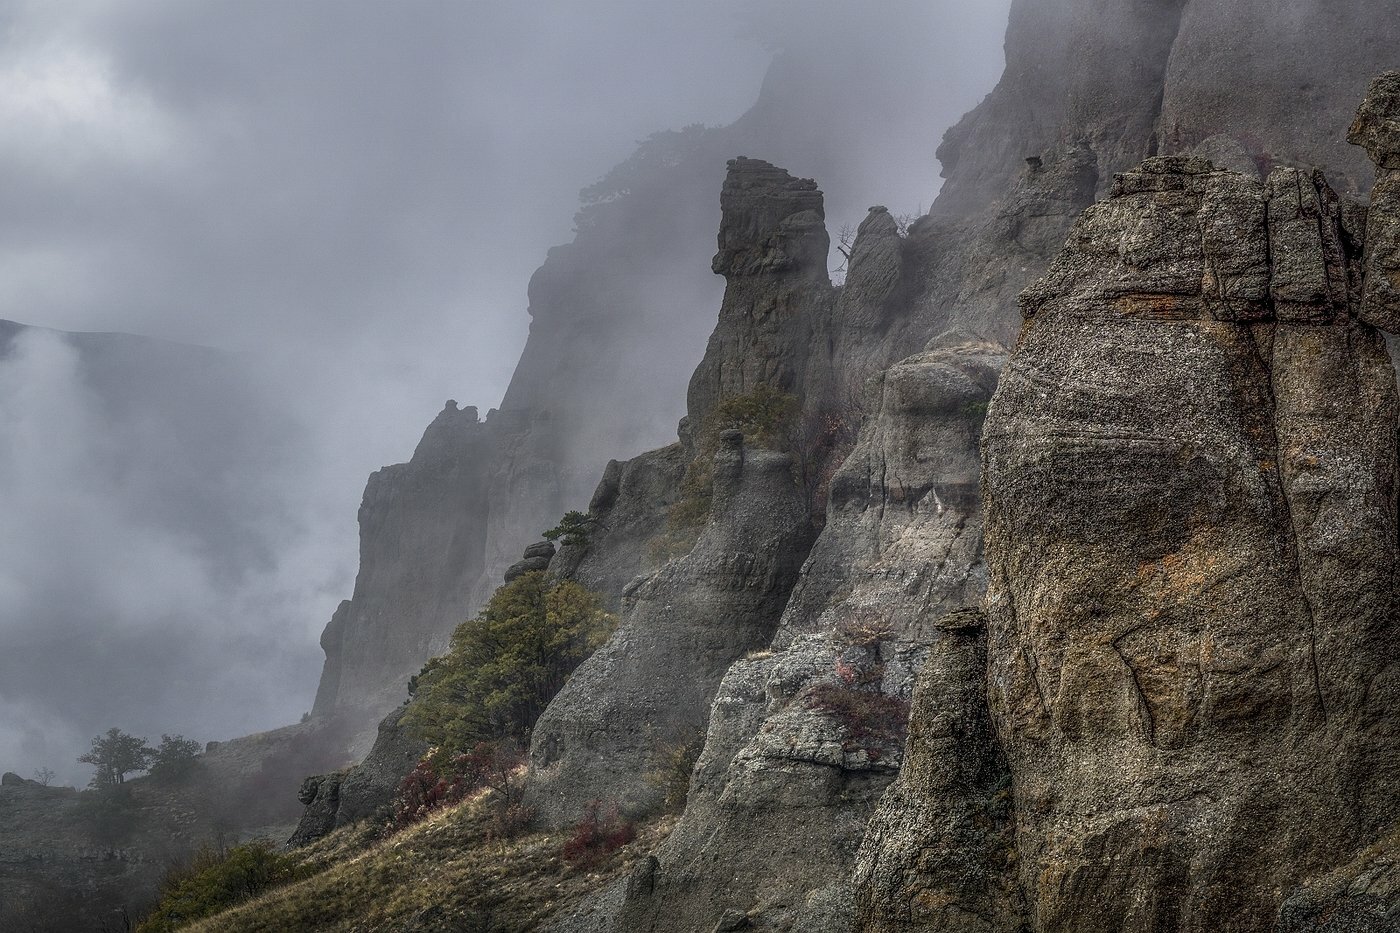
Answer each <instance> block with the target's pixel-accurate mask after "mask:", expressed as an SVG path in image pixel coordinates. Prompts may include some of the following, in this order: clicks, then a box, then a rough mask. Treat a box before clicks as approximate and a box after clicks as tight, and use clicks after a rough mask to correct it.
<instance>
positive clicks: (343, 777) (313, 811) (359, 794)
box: [287, 705, 428, 846]
mask: <svg viewBox="0 0 1400 933" xmlns="http://www.w3.org/2000/svg"><path fill="white" fill-rule="evenodd" d="M407 709H408V706H407V705H404V706H401V707H399V708H398V709H396V710H394V711H393V712H392V713H390V714H389V715H388V716H385V717H384V720H383V721H382V722H380V724H379V731H378V734H377V735H376V737H375V740H374V746H373V747H372V748H371V749H370V751H369V754H368V755H366V756H365V758H364V760H363V761H360V762H359V763H358V764H355V765H354V766H352V767H350V768H347V769H345V770H343V771H335V772H332V773H330V774H318V775H313V776H312V777H308V778H307V779H306V780H304V781H303V782H302V784H301V788H300V790H299V791H298V793H297V797H298V799H299V800H300V801H301V803H302V804H303V805H304V806H305V807H306V811H305V812H304V813H303V814H302V817H301V821H300V822H299V823H298V824H297V828H296V831H295V832H294V833H293V834H292V836H291V838H290V839H288V840H287V844H288V845H293V846H300V845H306V844H307V843H309V842H314V841H315V840H317V839H320V838H321V837H322V836H324V835H326V834H327V833H329V832H331V831H332V830H334V829H336V828H338V827H340V826H348V825H349V824H351V823H354V822H356V821H358V820H363V819H369V818H373V817H378V818H380V819H381V820H382V819H384V818H387V816H388V809H389V803H390V801H392V800H393V798H394V794H395V792H396V791H397V790H398V787H399V782H400V781H402V780H403V778H404V775H406V774H408V773H409V772H410V771H412V770H413V768H414V766H415V765H416V764H418V760H419V759H420V758H422V757H423V755H424V753H425V752H427V750H428V748H427V745H426V744H425V743H424V742H423V741H422V740H421V739H418V738H416V737H415V736H414V735H413V734H412V733H410V732H409V731H408V730H407V729H406V728H404V727H403V725H401V722H400V721H401V720H402V719H403V714H404V711H405V710H407Z"/></svg>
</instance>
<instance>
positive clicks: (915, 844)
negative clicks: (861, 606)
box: [853, 609, 1023, 933]
mask: <svg viewBox="0 0 1400 933" xmlns="http://www.w3.org/2000/svg"><path fill="white" fill-rule="evenodd" d="M986 636H987V632H986V618H985V616H983V614H982V613H981V611H980V610H977V609H962V610H958V611H955V612H952V613H950V614H948V615H946V616H944V617H943V618H941V619H940V620H939V621H938V623H937V632H936V633H935V634H934V635H933V637H932V639H931V644H930V646H929V657H928V662H927V663H926V665H925V666H924V669H923V670H922V671H920V673H919V680H918V686H917V687H916V689H915V691H914V703H913V709H912V710H911V711H910V716H909V744H908V746H907V749H906V752H905V756H904V766H903V767H902V768H901V769H900V772H899V778H898V779H897V780H896V781H895V782H894V784H893V785H892V786H891V787H890V789H889V791H888V792H887V793H886V794H885V796H884V798H883V799H882V800H881V801H880V806H879V809H878V810H877V811H876V812H875V815H874V816H872V817H871V818H870V823H869V826H868V827H867V829H866V833H865V840H864V842H863V843H862V844H861V850H860V856H859V859H858V861H857V864H856V870H855V874H854V879H853V883H854V887H855V890H856V903H857V912H856V920H857V923H856V928H857V929H860V930H863V931H867V933H887V931H888V933H897V931H906V930H940V931H944V933H974V931H975V933H992V931H1005V933H1019V931H1020V930H1022V929H1023V919H1022V918H1023V907H1022V904H1021V891H1020V886H1019V885H1018V884H1017V883H1016V879H1015V870H1014V869H1015V866H1014V858H1015V839H1014V831H1015V824H1014V822H1013V820H1012V818H1011V772H1010V771H1009V770H1008V769H1007V766H1006V759H1005V757H1004V756H1003V755H1002V752H1001V748H1000V746H999V745H998V743H997V738H996V734H995V731H994V728H993V725H992V718H991V714H990V712H989V711H988V709H987V696H986V689H985V682H986V681H985V673H986V669H987V637H986Z"/></svg>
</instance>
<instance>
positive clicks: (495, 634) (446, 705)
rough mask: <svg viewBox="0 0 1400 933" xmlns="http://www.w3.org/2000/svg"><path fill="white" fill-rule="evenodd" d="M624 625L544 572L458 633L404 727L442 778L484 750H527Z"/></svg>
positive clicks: (501, 595) (427, 677)
mask: <svg viewBox="0 0 1400 933" xmlns="http://www.w3.org/2000/svg"><path fill="white" fill-rule="evenodd" d="M616 624H617V620H616V618H615V617H614V616H613V615H611V614H610V613H608V612H605V611H604V610H603V604H602V601H601V600H600V599H599V597H598V596H597V594H595V593H592V592H590V591H588V590H586V589H584V588H583V587H581V586H579V585H578V584H577V583H574V582H572V581H567V580H566V581H564V582H561V583H551V582H550V581H549V579H548V578H547V577H546V576H545V575H544V574H543V573H540V572H538V571H536V572H532V573H526V574H522V575H521V576H520V577H517V578H516V579H515V580H513V581H511V582H510V583H508V584H506V585H505V586H502V587H501V588H500V589H498V590H496V592H495V594H494V595H493V596H492V597H491V600H490V602H489V603H487V605H486V608H485V609H483V610H482V611H481V614H480V615H478V616H477V617H476V618H475V619H472V620H470V621H468V622H464V623H462V624H461V625H459V626H457V630H456V631H455V632H453V633H452V644H451V648H450V649H449V651H448V653H447V654H445V655H443V656H441V657H438V658H434V659H433V660H432V661H429V662H428V664H427V666H426V667H424V668H423V670H422V672H420V673H419V675H418V676H417V677H416V678H415V679H414V681H413V689H414V692H415V694H416V700H415V702H413V703H412V704H410V705H409V708H408V711H407V712H406V713H405V714H404V719H403V722H404V724H405V725H406V726H407V727H408V728H409V729H410V730H411V731H412V732H413V734H415V735H416V736H418V737H419V738H421V739H423V740H425V741H426V742H427V743H428V744H429V745H431V746H433V747H434V749H435V750H434V752H433V753H432V754H431V755H430V759H431V764H432V765H433V767H434V768H435V769H436V770H437V771H438V772H441V773H447V772H449V771H450V769H451V768H452V759H453V756H455V755H459V754H463V753H465V752H468V751H470V750H472V749H473V748H475V747H476V746H477V743H479V742H491V741H496V740H500V739H510V740H513V741H515V742H524V740H525V738H526V736H528V734H529V731H530V729H531V728H532V727H533V726H534V724H535V720H537V719H538V718H539V716H540V713H542V712H544V708H545V706H547V705H548V703H549V701H550V700H552V699H553V698H554V695H555V694H556V693H558V692H559V690H560V689H561V688H562V687H563V686H564V683H565V681H567V680H568V677H569V675H570V674H571V673H573V671H574V669H575V668H576V667H578V665H579V664H580V663H582V662H583V660H584V659H585V658H587V657H588V656H589V655H590V654H592V653H593V651H594V649H596V648H597V647H598V646H599V645H601V644H602V643H603V641H604V640H605V639H606V638H607V637H608V635H609V634H610V633H611V632H612V629H613V627H614V626H615V625H616Z"/></svg>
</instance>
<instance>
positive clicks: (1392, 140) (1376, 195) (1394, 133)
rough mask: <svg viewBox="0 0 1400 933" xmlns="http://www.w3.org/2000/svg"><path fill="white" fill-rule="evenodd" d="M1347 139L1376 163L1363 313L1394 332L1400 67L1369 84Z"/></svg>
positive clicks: (1399, 283)
mask: <svg viewBox="0 0 1400 933" xmlns="http://www.w3.org/2000/svg"><path fill="white" fill-rule="evenodd" d="M1347 138H1348V139H1349V140H1350V141H1351V142H1353V143H1355V144H1356V145H1358V146H1362V147H1364V148H1365V150H1366V152H1367V154H1369V155H1370V157H1371V161H1372V162H1374V163H1375V165H1376V187H1375V188H1374V189H1373V190H1372V191H1371V210H1370V211H1369V213H1368V215H1367V223H1366V262H1365V280H1366V281H1365V294H1364V297H1363V299H1362V306H1361V317H1362V319H1363V320H1365V321H1367V322H1368V323H1370V324H1372V325H1374V326H1376V327H1380V328H1383V329H1385V330H1388V331H1390V332H1392V333H1394V332H1396V331H1397V330H1400V71H1391V72H1387V73H1386V74H1384V75H1381V76H1380V77H1379V78H1377V79H1376V81H1375V82H1374V83H1373V84H1372V85H1371V91H1370V93H1369V94H1367V95H1366V100H1365V101H1364V102H1363V103H1362V105H1361V109H1360V110H1359V111H1358V112H1357V114H1356V121H1355V122H1354V123H1352V126H1351V132H1350V133H1349V134H1348V136H1347Z"/></svg>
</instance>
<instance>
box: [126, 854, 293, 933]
mask: <svg viewBox="0 0 1400 933" xmlns="http://www.w3.org/2000/svg"><path fill="white" fill-rule="evenodd" d="M304 873H305V872H304V869H302V867H301V865H300V863H299V861H298V859H297V858H296V857H295V856H292V855H284V854H282V853H280V852H278V851H277V850H276V849H275V848H274V847H273V845H272V844H271V843H270V842H265V841H257V842H249V843H245V844H244V845H240V846H235V847H234V848H232V849H229V850H227V851H220V850H218V849H204V850H201V851H200V852H199V853H198V854H197V855H196V856H195V857H194V859H193V860H192V861H191V862H190V864H189V865H188V866H186V867H184V868H183V869H180V870H176V871H172V872H171V873H170V875H169V876H168V877H167V878H166V881H165V886H164V889H163V890H162V892H161V899H160V903H159V904H157V905H156V908H155V910H154V911H152V913H151V914H150V916H148V917H147V918H146V919H145V920H144V921H142V922H141V924H140V925H139V926H138V927H137V928H136V933H166V931H169V930H178V929H181V928H183V927H185V926H186V925H187V924H190V923H193V922H194V921H196V920H200V919H203V918H205V917H211V916H213V915H214V914H217V913H219V912H221V911H224V910H227V909H228V908H230V907H233V906H235V905H237V904H241V903H243V902H244V901H246V900H249V899H251V898H253V897H256V896H258V895H259V894H262V893H263V892H264V891H267V890H268V889H270V888H274V887H277V886H279V885H283V884H286V883H288V882H290V881H293V880H295V879H296V878H298V877H300V876H301V875H302V874H304Z"/></svg>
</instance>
